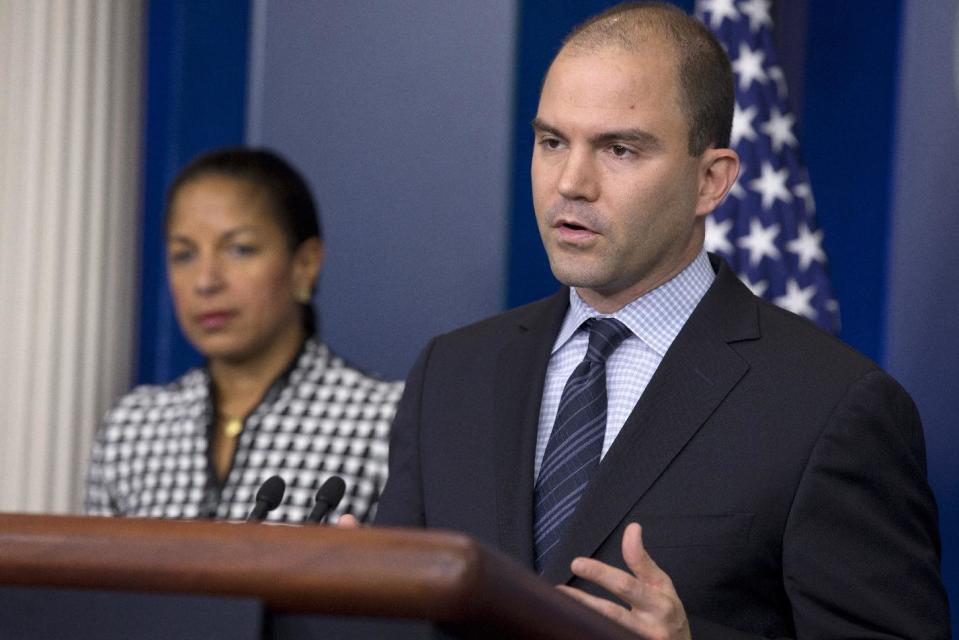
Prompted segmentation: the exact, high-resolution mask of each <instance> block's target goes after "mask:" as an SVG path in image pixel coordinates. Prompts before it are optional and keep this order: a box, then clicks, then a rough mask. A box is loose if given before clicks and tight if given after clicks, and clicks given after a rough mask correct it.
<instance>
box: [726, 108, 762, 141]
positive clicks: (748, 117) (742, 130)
mask: <svg viewBox="0 0 959 640" xmlns="http://www.w3.org/2000/svg"><path fill="white" fill-rule="evenodd" d="M755 117H756V105H752V106H750V107H749V108H748V109H740V108H739V103H738V102H737V103H736V104H735V105H734V106H733V130H732V133H731V134H730V142H731V144H732V146H734V147H735V146H736V145H737V144H739V141H740V140H742V139H744V138H745V139H746V140H755V139H756V130H755V129H754V128H753V118H755Z"/></svg>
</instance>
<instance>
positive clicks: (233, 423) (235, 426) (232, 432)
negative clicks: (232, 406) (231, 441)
mask: <svg viewBox="0 0 959 640" xmlns="http://www.w3.org/2000/svg"><path fill="white" fill-rule="evenodd" d="M242 431H243V421H242V420H241V419H239V418H230V419H229V420H227V421H226V424H225V425H224V426H223V433H224V434H226V435H227V436H229V437H230V438H235V437H237V436H238V435H240V433H241V432H242Z"/></svg>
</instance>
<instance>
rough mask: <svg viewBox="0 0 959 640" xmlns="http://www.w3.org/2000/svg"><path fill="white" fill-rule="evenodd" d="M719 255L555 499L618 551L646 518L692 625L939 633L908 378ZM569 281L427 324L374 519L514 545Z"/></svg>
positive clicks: (571, 549) (563, 572)
mask: <svg viewBox="0 0 959 640" xmlns="http://www.w3.org/2000/svg"><path fill="white" fill-rule="evenodd" d="M714 268H717V269H718V275H717V278H716V280H715V282H714V283H713V285H712V287H711V288H710V289H709V291H708V292H707V294H706V296H705V297H704V298H703V300H702V301H701V302H700V304H699V305H698V307H697V308H696V310H695V311H694V312H693V314H692V316H691V317H690V319H689V321H688V322H687V323H686V326H685V327H684V328H683V329H682V331H681V332H680V334H679V335H678V336H677V338H676V340H675V342H674V343H673V345H672V347H671V348H670V349H669V351H668V353H667V354H666V356H665V358H664V359H663V361H662V363H661V364H660V366H659V369H658V370H657V371H656V373H655V375H654V376H653V378H652V380H651V381H650V383H649V386H648V387H647V388H646V391H645V393H644V394H643V396H642V398H641V399H640V401H639V402H638V404H637V405H636V407H635V408H634V410H633V412H632V414H631V415H630V417H629V419H628V420H627V422H626V424H625V426H624V427H623V430H622V431H621V432H620V434H619V437H618V438H617V439H616V441H615V442H614V443H613V445H612V447H611V448H610V450H609V452H608V453H607V454H606V456H605V457H604V458H603V460H602V462H601V464H600V465H599V467H598V469H597V471H596V475H595V476H594V477H593V480H592V481H591V483H590V484H589V486H588V487H587V489H586V492H585V493H584V495H583V497H582V499H581V501H580V503H579V507H578V509H577V511H576V512H575V514H574V515H573V516H572V518H571V520H570V522H569V524H568V528H567V534H566V540H565V542H563V543H561V549H560V550H559V552H558V553H553V558H554V559H555V562H554V563H553V564H551V565H548V566H546V567H545V570H544V577H545V578H546V579H547V580H549V581H550V582H552V583H570V584H572V585H574V586H578V587H581V588H586V589H587V590H591V591H593V592H595V589H594V588H593V587H592V586H590V585H586V584H584V583H582V581H579V580H578V579H574V578H573V576H572V573H571V572H570V569H569V564H570V561H571V560H572V559H573V558H574V557H575V556H578V555H583V556H592V557H594V558H598V559H600V560H602V561H604V562H607V563H610V564H613V565H617V566H624V563H623V559H622V554H621V547H620V544H621V539H622V534H623V530H624V528H625V526H626V525H627V524H628V523H630V522H634V521H636V522H639V523H640V524H642V525H643V532H644V540H645V543H646V546H647V548H648V550H649V552H650V554H651V555H652V557H653V559H654V560H655V561H656V562H657V563H658V564H659V565H660V567H662V568H663V569H664V570H665V571H666V572H667V573H668V574H669V575H670V577H671V578H672V580H673V583H674V584H675V586H676V589H677V591H678V593H679V595H680V597H681V599H682V601H683V604H684V606H685V608H686V611H687V614H688V615H689V617H690V622H691V627H692V630H693V637H694V638H695V639H697V640H700V639H702V638H713V637H715V638H739V637H742V638H747V637H756V636H765V637H798V638H827V637H828V638H853V637H854V638H893V637H895V638H899V637H902V638H907V637H908V638H928V639H931V638H946V637H948V635H949V625H948V617H949V615H948V608H947V607H948V605H947V603H946V596H945V593H944V589H943V586H942V582H941V577H940V574H939V537H938V524H937V514H936V507H935V502H934V499H933V496H932V493H931V491H930V489H929V486H928V484H927V482H926V463H925V451H924V444H923V435H922V426H921V424H920V421H919V416H918V414H917V411H916V408H915V406H914V404H913V402H912V400H911V399H910V398H909V396H908V395H907V394H906V392H905V391H904V390H903V389H902V388H901V387H900V386H899V385H898V384H897V383H896V382H895V381H894V380H893V379H892V378H891V377H890V376H888V375H887V374H885V373H884V372H882V371H881V370H880V369H879V368H878V367H876V365H875V364H873V363H872V362H871V361H869V360H868V359H866V358H865V357H863V356H861V355H859V354H857V353H856V352H854V351H853V350H852V349H850V348H849V347H847V346H845V345H844V344H842V343H841V342H839V341H838V340H836V339H834V338H832V337H830V336H828V335H826V334H825V333H823V332H821V331H820V330H819V329H817V328H816V327H814V326H813V325H812V324H810V323H808V322H806V321H805V320H802V319H800V318H798V317H796V316H794V315H792V314H790V313H788V312H786V311H783V310H781V309H779V308H777V307H775V306H773V305H771V304H768V303H766V302H765V301H762V300H760V299H758V298H756V297H755V296H753V295H752V294H751V293H750V292H749V290H748V289H746V287H745V286H743V285H742V284H741V283H740V282H739V281H738V280H737V279H736V276H735V275H734V274H733V273H732V271H731V270H730V269H729V268H728V267H727V266H726V265H725V264H721V265H720V261H718V260H715V259H714ZM567 306H568V291H567V290H563V291H560V292H559V293H557V294H556V295H554V296H553V297H551V298H548V299H545V300H542V301H540V302H536V303H533V304H530V305H527V306H525V307H521V308H518V309H515V310H513V311H510V312H508V313H505V314H503V315H500V316H496V317H494V318H491V319H489V320H485V321H483V322H480V323H478V324H475V325H472V326H469V327H466V328H464V329H460V330H458V331H454V332H452V333H450V334H447V335H443V336H440V337H438V338H435V339H434V340H433V341H432V342H431V343H430V344H429V345H428V346H427V348H426V349H425V350H424V352H423V353H422V355H421V356H420V358H419V360H418V361H417V363H416V365H415V366H414V367H413V370H412V372H411V373H410V376H409V379H408V381H407V387H406V391H405V394H404V397H403V400H402V401H401V403H400V407H399V410H398V412H397V416H396V420H395V422H394V426H393V435H392V441H391V450H390V474H389V480H388V482H387V485H386V488H385V490H384V492H383V495H382V498H381V500H380V503H379V508H378V509H379V510H378V515H377V519H376V522H377V524H385V525H396V526H415V527H421V526H426V527H433V528H444V529H452V530H456V531H462V532H466V533H468V534H471V535H472V536H474V537H476V538H477V539H479V540H480V541H482V542H485V543H487V544H489V545H491V546H493V547H495V548H498V549H500V550H502V551H504V552H505V553H507V554H508V555H510V556H512V557H513V558H515V559H516V560H518V561H519V562H521V563H523V564H524V565H526V566H529V567H532V557H533V556H532V553H533V551H532V549H533V542H532V513H533V508H532V495H533V457H534V448H535V440H536V431H537V422H538V415H539V407H540V400H541V396H542V389H543V382H544V379H545V375H546V366H547V363H548V360H549V355H550V350H551V347H552V344H553V341H554V340H555V337H556V335H557V333H558V331H559V327H560V324H561V323H562V320H563V317H564V314H565V313H566V309H567Z"/></svg>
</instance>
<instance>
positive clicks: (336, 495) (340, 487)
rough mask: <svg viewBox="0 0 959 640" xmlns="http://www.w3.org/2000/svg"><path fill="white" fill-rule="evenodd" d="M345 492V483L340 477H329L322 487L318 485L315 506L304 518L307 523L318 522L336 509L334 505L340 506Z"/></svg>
mask: <svg viewBox="0 0 959 640" xmlns="http://www.w3.org/2000/svg"><path fill="white" fill-rule="evenodd" d="M345 491H346V483H345V482H344V481H343V478H341V477H340V476H330V477H329V478H327V479H326V482H324V483H323V484H322V485H320V488H319V490H318V491H317V492H316V504H315V505H313V510H312V511H310V515H308V516H306V521H307V522H320V521H321V520H322V519H323V518H324V516H326V514H328V513H329V512H330V511H333V509H336V505H338V504H340V500H342V499H343V493H344V492H345Z"/></svg>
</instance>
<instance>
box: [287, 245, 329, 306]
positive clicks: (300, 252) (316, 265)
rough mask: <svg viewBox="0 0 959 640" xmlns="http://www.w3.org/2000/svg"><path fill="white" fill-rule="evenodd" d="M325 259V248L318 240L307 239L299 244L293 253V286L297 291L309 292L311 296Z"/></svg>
mask: <svg viewBox="0 0 959 640" xmlns="http://www.w3.org/2000/svg"><path fill="white" fill-rule="evenodd" d="M325 258H326V247H325V246H324V244H323V241H322V240H320V239H319V238H316V237H313V238H308V239H306V240H304V241H303V242H301V243H300V246H298V247H297V248H296V251H295V252H294V253H293V284H294V286H295V287H296V290H297V291H303V290H306V291H310V293H311V295H312V292H313V289H314V288H315V286H316V282H317V280H318V279H319V277H320V272H321V271H322V270H323V260H324V259H325Z"/></svg>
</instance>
